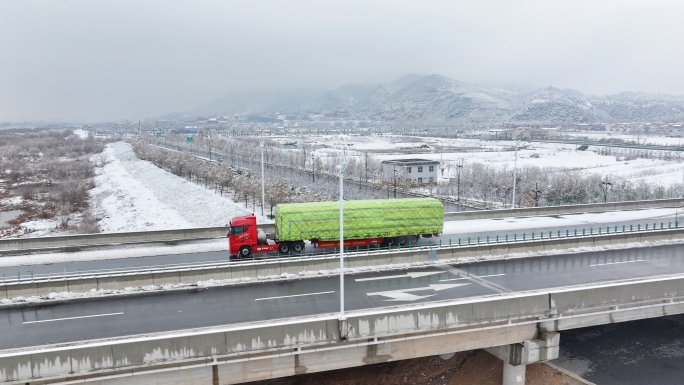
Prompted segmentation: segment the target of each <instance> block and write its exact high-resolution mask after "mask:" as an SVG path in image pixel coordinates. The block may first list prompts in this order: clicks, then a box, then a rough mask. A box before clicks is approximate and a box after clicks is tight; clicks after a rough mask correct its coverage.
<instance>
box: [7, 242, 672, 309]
mask: <svg viewBox="0 0 684 385" xmlns="http://www.w3.org/2000/svg"><path fill="white" fill-rule="evenodd" d="M681 244H684V239H673V240H665V241H649V242H634V243H625V244H619V245H606V246H593V247H577V248H571V249H559V250H546V251H535V252H524V253H510V254H503V255H485V256H478V257H463V258H451V259H445V260H440V261H423V262H413V263H402V264H389V265H381V266H368V267H356V268H347V269H345V270H344V271H345V274H350V275H354V274H361V273H369V272H384V271H397V270H407V269H420V268H427V267H431V266H446V265H461V264H468V263H476V262H483V261H500V260H512V259H521V258H535V257H545V256H551V255H566V254H581V253H588V252H596V251H607V250H624V249H635V248H644V247H656V246H666V245H681ZM339 274H340V271H339V269H334V270H316V271H303V272H300V273H297V274H290V273H283V274H278V275H265V276H258V277H249V278H237V279H225V280H214V279H210V280H206V281H197V282H195V283H178V284H168V285H159V286H158V285H149V286H142V287H127V288H124V289H120V290H95V289H93V290H90V291H88V292H85V293H70V292H55V293H50V294H47V295H41V296H32V297H16V298H9V299H0V306H13V305H21V304H27V303H44V302H55V301H68V300H72V299H77V298H100V297H106V296H118V295H130V294H136V293H150V292H165V291H176V290H187V289H196V288H211V287H219V286H234V285H243V284H250V283H260V282H276V281H288V280H294V279H306V278H319V277H330V276H337V275H339Z"/></svg>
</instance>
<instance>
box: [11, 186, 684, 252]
mask: <svg viewBox="0 0 684 385" xmlns="http://www.w3.org/2000/svg"><path fill="white" fill-rule="evenodd" d="M681 206H684V200H683V199H660V200H652V201H631V202H613V203H595V204H588V205H568V206H549V207H530V208H518V209H503V210H482V211H463V212H456V213H444V220H445V221H458V220H473V219H494V218H507V217H526V216H539V215H560V214H575V213H591V212H602V211H615V210H629V209H644V208H659V207H663V208H667V207H681ZM260 227H262V228H263V229H264V231H266V232H267V233H272V232H274V230H275V228H274V225H273V224H264V225H260ZM227 232H228V228H227V227H225V226H218V227H204V228H193V229H175V230H153V231H136V232H125V233H102V234H83V235H62V236H52V237H36V238H11V239H0V252H9V251H29V250H42V249H53V248H65V247H87V246H105V245H112V244H127V243H149V242H172V241H188V240H199V239H211V238H221V237H225V236H226V233H227Z"/></svg>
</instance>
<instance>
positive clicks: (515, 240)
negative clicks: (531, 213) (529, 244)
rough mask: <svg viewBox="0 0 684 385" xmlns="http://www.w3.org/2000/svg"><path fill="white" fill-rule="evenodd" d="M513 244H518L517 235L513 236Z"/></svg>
mask: <svg viewBox="0 0 684 385" xmlns="http://www.w3.org/2000/svg"><path fill="white" fill-rule="evenodd" d="M513 242H518V233H515V234H513Z"/></svg>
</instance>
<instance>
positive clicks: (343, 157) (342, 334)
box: [336, 139, 347, 340]
mask: <svg viewBox="0 0 684 385" xmlns="http://www.w3.org/2000/svg"><path fill="white" fill-rule="evenodd" d="M343 144H345V146H344V147H343V149H342V153H341V158H340V165H339V166H337V167H336V168H337V171H338V172H339V178H340V317H339V321H340V339H342V340H346V339H347V338H346V331H345V330H344V328H345V325H346V322H345V321H346V320H347V317H346V316H345V315H344V171H345V169H346V167H347V156H346V155H347V154H346V151H347V149H346V143H344V139H343Z"/></svg>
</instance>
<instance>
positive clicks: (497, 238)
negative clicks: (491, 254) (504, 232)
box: [496, 234, 499, 243]
mask: <svg viewBox="0 0 684 385" xmlns="http://www.w3.org/2000/svg"><path fill="white" fill-rule="evenodd" d="M496 243H499V234H496Z"/></svg>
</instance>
